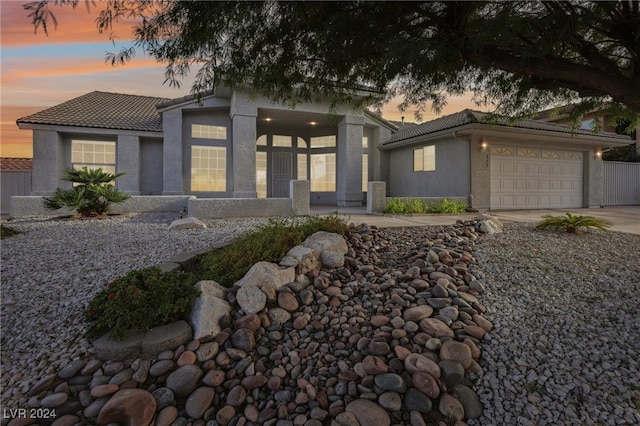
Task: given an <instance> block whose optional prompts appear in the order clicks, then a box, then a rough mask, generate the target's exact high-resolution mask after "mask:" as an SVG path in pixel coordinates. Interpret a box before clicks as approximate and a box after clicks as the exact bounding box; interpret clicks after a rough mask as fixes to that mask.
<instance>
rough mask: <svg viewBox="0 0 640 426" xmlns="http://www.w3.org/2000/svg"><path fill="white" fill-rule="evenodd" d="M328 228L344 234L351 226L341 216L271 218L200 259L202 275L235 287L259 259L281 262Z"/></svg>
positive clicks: (199, 270) (199, 268)
mask: <svg viewBox="0 0 640 426" xmlns="http://www.w3.org/2000/svg"><path fill="white" fill-rule="evenodd" d="M318 231H326V232H333V233H337V234H341V235H344V234H345V233H346V232H347V231H348V226H347V224H346V222H344V220H342V219H340V218H339V217H338V216H335V215H333V216H326V217H309V218H304V219H294V220H293V221H291V220H285V219H277V220H270V221H269V222H268V223H267V224H266V225H264V226H262V227H260V228H258V229H257V230H256V231H253V232H250V233H248V234H245V235H243V236H241V237H239V238H236V239H235V240H233V242H232V243H231V244H230V245H228V246H226V247H223V248H221V249H220V250H216V251H213V252H211V253H208V254H206V255H204V256H202V258H201V259H200V262H199V266H198V272H197V273H198V274H199V276H200V277H202V279H210V280H215V281H217V282H218V283H220V284H221V285H223V286H225V287H231V286H233V285H234V284H235V283H236V282H237V281H238V280H240V279H241V278H242V277H243V276H244V275H245V274H246V273H247V271H248V270H249V269H250V268H251V267H252V266H253V265H254V264H255V263H257V262H260V261H266V262H275V263H277V262H280V260H282V258H283V257H284V256H285V255H286V254H287V252H288V251H289V250H290V249H291V248H293V247H294V246H296V245H298V244H300V243H302V242H303V241H304V240H305V239H306V238H307V237H309V236H310V235H312V234H314V233H316V232H318Z"/></svg>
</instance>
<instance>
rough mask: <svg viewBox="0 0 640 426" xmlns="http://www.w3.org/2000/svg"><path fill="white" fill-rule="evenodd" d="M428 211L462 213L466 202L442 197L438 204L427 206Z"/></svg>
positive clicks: (465, 208)
mask: <svg viewBox="0 0 640 426" xmlns="http://www.w3.org/2000/svg"><path fill="white" fill-rule="evenodd" d="M428 211H429V213H449V214H458V213H464V212H466V211H467V204H466V203H462V202H458V201H453V200H449V199H448V198H444V199H443V200H442V201H440V202H439V203H438V204H435V205H433V206H430V207H429V210H428Z"/></svg>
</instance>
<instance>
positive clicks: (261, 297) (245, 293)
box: [236, 285, 267, 314]
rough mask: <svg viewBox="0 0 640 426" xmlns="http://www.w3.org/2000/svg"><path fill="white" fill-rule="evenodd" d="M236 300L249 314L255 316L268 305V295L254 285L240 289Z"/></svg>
mask: <svg viewBox="0 0 640 426" xmlns="http://www.w3.org/2000/svg"><path fill="white" fill-rule="evenodd" d="M236 300H237V301H238V305H240V308H241V309H242V310H243V311H244V312H245V313H247V314H255V313H258V312H260V311H262V310H263V309H264V307H265V306H266V305H267V295H266V294H264V292H263V291H262V290H260V289H259V288H258V287H256V286H254V285H244V286H242V287H240V288H239V289H238V292H237V293H236Z"/></svg>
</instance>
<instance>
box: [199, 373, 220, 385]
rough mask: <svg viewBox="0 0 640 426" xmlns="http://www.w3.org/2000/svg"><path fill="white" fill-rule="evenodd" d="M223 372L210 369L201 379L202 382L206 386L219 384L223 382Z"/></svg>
mask: <svg viewBox="0 0 640 426" xmlns="http://www.w3.org/2000/svg"><path fill="white" fill-rule="evenodd" d="M224 379H225V374H224V371H220V370H210V371H208V372H207V374H206V375H205V376H204V378H203V379H202V383H204V384H205V385H208V386H214V387H215V386H220V385H221V384H223V383H224Z"/></svg>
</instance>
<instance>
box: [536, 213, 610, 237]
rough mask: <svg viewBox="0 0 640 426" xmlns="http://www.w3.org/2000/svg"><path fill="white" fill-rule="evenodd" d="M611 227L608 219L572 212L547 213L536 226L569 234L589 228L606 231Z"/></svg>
mask: <svg viewBox="0 0 640 426" xmlns="http://www.w3.org/2000/svg"><path fill="white" fill-rule="evenodd" d="M609 227H611V222H609V221H608V220H606V219H601V218H598V217H594V216H581V215H575V216H574V215H572V214H571V213H566V214H565V216H552V215H545V216H543V219H542V220H541V221H540V222H538V224H537V225H536V228H538V229H548V228H551V229H554V230H556V231H562V232H567V233H569V234H575V233H578V232H580V231H582V230H585V231H586V230H588V229H589V228H596V229H600V230H602V231H606V230H607V228H609Z"/></svg>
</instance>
